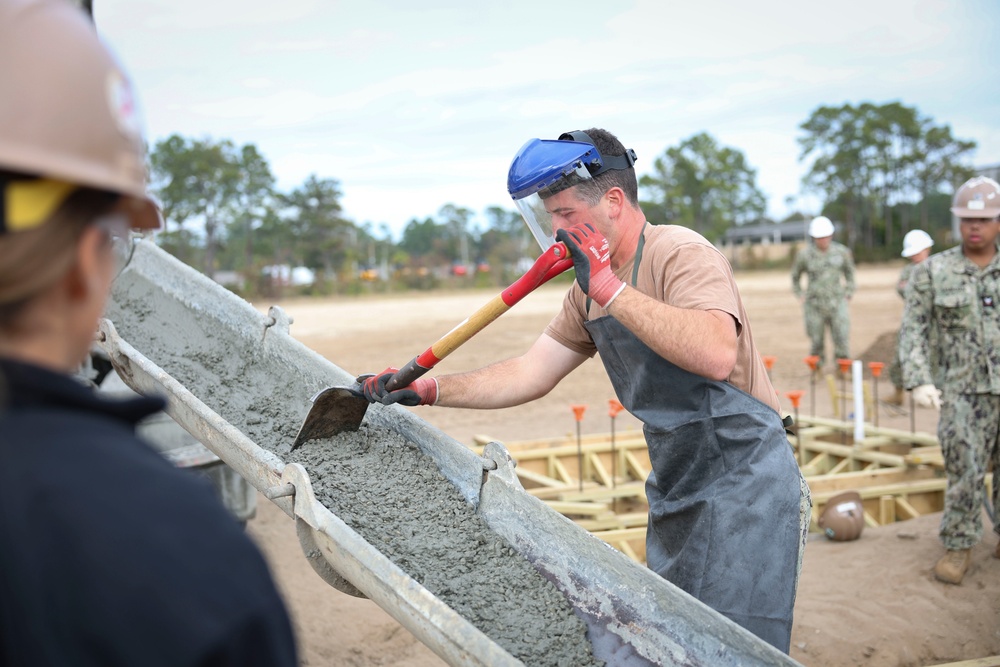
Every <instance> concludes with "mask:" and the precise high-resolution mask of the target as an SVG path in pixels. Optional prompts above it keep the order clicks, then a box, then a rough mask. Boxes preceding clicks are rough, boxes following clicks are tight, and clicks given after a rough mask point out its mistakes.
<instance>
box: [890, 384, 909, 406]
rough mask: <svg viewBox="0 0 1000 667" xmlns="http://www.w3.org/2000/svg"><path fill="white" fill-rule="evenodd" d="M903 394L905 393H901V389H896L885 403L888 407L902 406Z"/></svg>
mask: <svg viewBox="0 0 1000 667" xmlns="http://www.w3.org/2000/svg"><path fill="white" fill-rule="evenodd" d="M905 394H906V392H905V391H903V388H902V387H896V391H895V393H894V394H893V395H892V396H891V397H890V398H887V399H886V400H885V402H886V403H889V404H890V405H902V404H903V398H904V395H905Z"/></svg>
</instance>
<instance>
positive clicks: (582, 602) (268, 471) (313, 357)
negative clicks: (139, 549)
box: [99, 241, 797, 667]
mask: <svg viewBox="0 0 1000 667" xmlns="http://www.w3.org/2000/svg"><path fill="white" fill-rule="evenodd" d="M106 316H107V319H106V320H104V321H102V323H101V328H100V333H99V338H100V339H101V340H100V345H101V346H102V347H103V348H104V349H105V350H106V352H107V354H108V356H109V357H110V359H111V361H112V363H113V365H114V366H115V368H116V370H117V371H118V373H119V375H120V376H121V377H122V379H123V380H124V381H125V382H126V384H128V385H129V386H130V387H131V388H132V389H134V390H135V391H138V392H140V393H145V394H148V393H157V394H161V395H164V396H166V397H167V398H168V401H169V406H168V412H169V413H170V415H171V416H172V417H173V418H174V420H175V421H177V422H178V423H179V424H180V425H181V426H183V427H184V428H185V429H187V430H188V431H189V432H190V433H191V434H192V435H193V436H194V437H195V438H197V439H198V440H199V441H200V442H202V443H203V444H204V445H205V446H206V447H208V448H209V449H210V450H212V451H213V452H214V453H215V454H217V455H218V456H219V457H220V458H221V459H222V460H223V461H225V462H226V463H227V464H228V465H230V466H231V467H232V468H233V469H235V470H236V471H237V472H238V473H239V474H240V475H241V476H243V477H244V478H245V479H246V480H247V481H248V482H250V484H252V485H253V486H254V487H255V488H257V489H258V490H259V491H260V492H261V493H262V494H263V495H264V496H265V497H266V498H268V499H269V500H271V501H272V502H274V503H275V504H277V505H278V506H279V507H281V509H282V510H283V511H284V512H285V513H286V514H287V515H288V516H290V517H292V518H293V519H294V520H295V522H296V532H297V534H298V536H299V540H300V542H301V544H302V548H303V551H304V553H305V556H306V558H307V559H308V560H309V562H310V563H311V565H312V566H313V568H314V569H315V570H316V572H317V573H318V574H319V575H320V576H321V577H322V578H323V579H324V580H325V581H327V583H329V584H330V585H331V586H334V587H335V588H338V589H340V590H343V591H345V592H347V593H350V594H353V595H359V594H360V595H364V596H367V597H368V598H370V599H372V600H373V601H374V602H376V603H377V604H378V605H379V606H380V607H382V608H383V609H384V610H385V611H386V612H387V613H389V614H390V615H392V616H393V617H394V618H395V619H396V620H397V621H399V622H400V623H401V624H402V625H403V626H404V627H406V628H407V629H408V630H410V632H412V633H413V634H414V635H415V636H416V637H417V638H418V639H420V641H422V642H424V643H425V644H426V645H427V646H428V647H429V648H431V650H433V651H434V652H435V653H437V654H438V655H439V656H441V657H442V658H443V659H444V660H446V661H447V662H448V663H450V664H455V665H514V664H521V661H520V660H518V659H517V658H515V657H513V656H512V655H511V654H510V653H509V652H507V651H506V650H505V649H504V648H503V647H501V646H500V644H498V643H497V642H496V641H494V638H492V637H490V636H488V635H487V634H485V633H484V632H482V631H480V630H479V629H477V628H476V627H475V626H474V625H473V624H472V623H470V621H469V620H468V619H466V618H465V617H463V616H461V615H460V614H459V613H457V612H456V611H455V610H454V609H452V608H451V607H449V606H448V605H447V604H445V603H444V602H443V601H442V600H441V599H440V598H439V597H437V596H435V595H434V594H433V593H431V592H430V591H429V590H428V589H427V588H425V587H424V586H423V585H421V584H420V583H419V582H418V581H416V580H415V579H414V578H413V577H411V576H410V575H409V574H407V572H405V571H403V570H402V569H401V568H400V567H398V566H397V565H396V563H394V562H393V561H392V560H390V559H389V558H388V557H387V556H386V555H385V554H383V553H382V552H380V551H379V550H378V549H377V548H375V547H374V546H373V545H372V544H371V543H369V542H368V541H366V540H365V539H364V538H363V537H362V535H361V534H359V533H358V532H356V531H355V530H354V529H352V527H351V526H350V525H348V522H346V521H345V520H343V518H342V517H340V516H337V515H336V514H335V513H334V512H332V511H331V510H330V509H329V508H328V507H327V506H325V505H324V504H323V503H321V502H320V501H319V500H318V495H317V493H316V492H315V491H316V488H317V487H316V480H315V479H314V478H311V477H310V472H309V470H308V469H307V467H305V466H303V465H300V464H299V463H296V462H293V461H291V460H290V457H291V456H292V452H291V444H292V441H293V439H294V437H295V435H296V431H297V429H298V426H299V424H300V423H301V422H302V419H303V418H304V417H305V415H306V412H307V411H308V409H309V398H310V397H311V396H313V395H314V394H315V393H316V392H317V391H318V390H320V389H322V388H324V387H328V386H333V385H338V384H340V385H342V384H346V383H349V382H351V381H353V379H354V376H353V375H352V374H350V373H348V372H346V371H345V370H343V369H341V368H340V367H338V366H336V365H334V364H333V363H331V362H330V361H328V360H327V359H325V358H323V357H321V356H320V355H318V354H316V353H315V352H313V351H311V350H309V349H308V348H306V347H305V346H304V345H302V344H301V343H300V342H298V341H296V340H295V339H294V338H292V337H291V335H290V332H289V325H290V324H291V320H290V319H289V318H288V316H287V315H286V314H285V313H284V312H283V311H282V310H281V309H279V308H271V309H270V311H269V312H268V313H267V314H266V315H265V314H263V313H260V312H258V311H257V310H256V309H255V308H254V307H253V306H251V305H250V304H249V303H247V302H246V301H244V300H243V299H240V298H239V297H237V296H235V295H234V294H232V293H231V292H229V291H228V290H226V289H224V288H223V287H221V286H219V285H217V284H216V283H214V282H213V281H212V280H210V279H208V278H206V277H205V276H203V275H201V274H200V273H198V272H196V271H194V270H193V269H191V268H190V267H187V266H185V265H184V264H182V263H181V262H179V261H177V260H176V259H174V258H173V257H171V256H170V255H168V254H167V253H166V252H164V251H162V250H161V249H159V248H158V247H156V246H155V245H154V244H153V243H152V242H150V241H144V242H142V243H140V244H138V246H137V247H136V249H135V253H134V256H133V259H132V262H131V264H130V265H129V267H128V268H127V269H126V270H125V272H124V273H123V274H122V275H121V276H120V277H119V278H118V279H117V281H116V283H115V286H114V288H113V294H112V299H111V302H110V303H109V306H108V310H107V313H106ZM330 326H331V327H336V326H337V323H336V322H330ZM220 396H225V400H222V399H220ZM365 423H366V424H369V425H375V426H377V427H379V428H384V429H391V430H392V431H393V432H394V433H397V434H399V435H400V436H401V437H402V438H405V439H406V440H407V441H409V442H411V443H413V444H414V445H415V446H416V447H417V448H419V450H420V451H421V452H423V453H424V454H426V455H427V456H428V457H430V459H431V460H432V461H433V465H434V466H436V467H437V468H438V470H439V471H440V473H441V476H443V477H444V478H445V479H446V480H447V481H448V482H450V483H451V484H452V485H454V487H455V488H457V489H458V491H459V493H460V495H461V498H462V499H464V501H465V502H466V503H467V504H468V505H469V506H470V507H471V508H474V512H475V513H476V514H477V515H478V517H481V519H482V520H483V521H484V522H485V524H486V525H487V526H488V531H492V533H495V534H496V535H498V536H499V537H500V538H502V539H503V540H504V541H505V542H506V543H507V544H509V545H510V546H511V547H512V548H513V549H514V551H515V552H516V553H517V554H519V555H520V556H521V557H523V558H524V559H526V561H527V562H529V563H530V564H531V565H533V566H534V570H532V569H531V568H530V567H529V568H528V569H529V570H531V571H532V573H533V574H534V572H536V571H537V572H539V573H541V575H542V576H543V577H544V578H545V579H547V580H548V581H549V582H551V583H552V584H554V585H555V587H556V589H558V591H559V592H561V593H562V595H563V596H565V598H566V600H567V601H568V602H569V604H570V606H571V607H572V613H570V616H574V615H575V617H578V618H580V619H582V620H583V621H584V623H585V626H586V633H587V637H588V638H589V639H590V642H591V644H592V650H593V653H594V655H595V656H596V657H597V658H599V659H601V660H604V661H606V662H607V663H608V664H609V665H623V666H624V665H690V666H698V665H703V666H706V667H707V666H709V665H711V666H713V667H716V666H721V667H725V666H727V665H733V666H735V665H795V664H797V663H795V662H794V661H793V660H791V659H790V658H789V657H788V656H786V655H784V654H782V653H781V652H779V651H777V650H776V649H774V648H772V647H771V646H769V645H767V644H765V643H764V642H762V641H761V640H759V639H758V638H756V637H754V636H753V635H751V634H750V633H748V632H747V631H745V630H743V629H742V628H740V627H738V626H737V625H735V624H734V623H732V622H730V621H729V620H727V619H725V618H723V617H722V616H721V615H719V614H718V613H716V612H714V611H713V610H711V609H709V608H708V607H706V606H705V605H703V604H702V603H700V602H698V601H697V600H695V599H694V598H692V597H690V596H689V595H687V594H686V593H683V592H682V591H680V590H679V589H677V588H675V587H674V586H672V585H671V584H669V583H668V582H667V581H665V580H664V579H662V578H660V577H659V576H658V575H656V574H655V573H653V572H651V571H649V570H648V569H646V568H645V567H643V566H641V565H639V564H638V563H635V562H634V561H632V560H630V559H629V558H628V557H626V556H625V555H623V554H622V553H620V552H618V551H617V550H615V549H613V548H612V547H610V546H608V545H607V544H606V543H605V542H603V541H602V540H600V539H598V538H596V537H594V536H592V535H590V534H589V533H587V532H586V531H585V530H584V529H582V528H581V527H579V526H577V525H575V524H574V523H573V522H571V521H570V520H568V519H566V518H565V517H563V516H562V515H560V514H559V513H557V512H555V511H554V510H552V509H551V508H549V507H548V506H546V505H545V504H544V503H543V502H542V501H540V500H539V499H537V498H534V497H532V496H530V495H529V494H527V493H526V492H525V491H524V490H523V488H522V487H521V485H520V483H519V482H518V480H517V477H516V474H515V472H514V467H513V462H512V460H511V457H510V455H509V453H508V452H507V450H506V449H505V448H504V447H503V445H502V444H500V443H496V442H493V443H489V444H488V445H487V446H486V447H485V448H484V450H483V456H480V455H478V454H477V453H475V452H474V451H472V450H471V449H470V448H468V447H466V446H464V445H462V444H461V443H459V442H457V441H456V440H454V439H453V438H451V437H449V436H448V435H447V434H445V433H443V432H442V431H440V430H438V429H436V428H434V427H433V426H431V425H430V424H428V423H426V422H425V421H423V420H421V419H420V418H418V417H416V416H415V415H414V414H413V413H412V412H410V411H408V410H406V409H405V408H402V407H400V406H395V405H393V406H381V405H376V406H373V407H372V409H369V410H368V411H367V414H366V415H365ZM313 444H314V445H316V446H319V444H318V443H313ZM303 449H306V448H303ZM446 486H447V484H446ZM477 520H478V519H477ZM492 533H491V534H492ZM512 553H513V552H512Z"/></svg>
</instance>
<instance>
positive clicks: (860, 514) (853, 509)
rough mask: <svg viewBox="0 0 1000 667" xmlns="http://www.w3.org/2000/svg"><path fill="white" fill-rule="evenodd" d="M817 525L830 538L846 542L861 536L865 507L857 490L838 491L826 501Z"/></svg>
mask: <svg viewBox="0 0 1000 667" xmlns="http://www.w3.org/2000/svg"><path fill="white" fill-rule="evenodd" d="M819 527H820V528H822V529H823V533H824V534H826V536H827V537H829V538H830V539H831V540H837V541H839V542H847V541H850V540H856V539H858V538H859V537H861V531H862V530H863V529H864V527H865V509H864V506H863V505H862V504H861V494H859V493H858V492H857V491H845V492H844V493H838V494H837V495H835V496H833V497H832V498H830V500H828V501H827V502H826V507H824V508H823V513H822V514H821V515H820V517H819Z"/></svg>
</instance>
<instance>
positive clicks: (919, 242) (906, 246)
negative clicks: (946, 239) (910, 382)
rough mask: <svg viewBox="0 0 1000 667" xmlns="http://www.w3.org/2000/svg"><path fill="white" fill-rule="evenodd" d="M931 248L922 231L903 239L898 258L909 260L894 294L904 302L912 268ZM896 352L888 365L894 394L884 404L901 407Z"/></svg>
mask: <svg viewBox="0 0 1000 667" xmlns="http://www.w3.org/2000/svg"><path fill="white" fill-rule="evenodd" d="M932 247H934V239H932V238H931V236H930V234H928V233H927V232H925V231H924V230H922V229H913V230H911V231H909V232H907V233H906V236H904V237H903V252H901V253H900V256H901V257H905V258H907V259H909V260H910V262H909V263H908V264H907V265H906V266H904V267H903V270H902V271H900V272H899V281H898V282H897V283H896V293H897V294H899V298H901V299H903V300H904V301H905V300H906V285H907V283H909V282H910V276H911V275H912V274H913V269H914V267H916V266H917V264H919V263H920V262H922V261H924V260H925V259H927V258H928V257H930V256H931V248H932ZM897 342H898V339H897ZM896 350H897V353H896V354H894V355H893V357H892V363H890V364H889V379H890V380H891V381H892V386H893V387H895V388H896V393H895V394H894V395H893V396H892V397H891V398H889V399H888V400H887V401H886V402H887V403H892V404H893V405H902V404H903V393H904V392H903V367H902V366H901V365H900V363H899V354H898V350H899V346H898V345H897V346H896Z"/></svg>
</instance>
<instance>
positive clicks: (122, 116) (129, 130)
mask: <svg viewBox="0 0 1000 667" xmlns="http://www.w3.org/2000/svg"><path fill="white" fill-rule="evenodd" d="M107 93H108V107H109V109H110V110H111V117H112V118H114V119H115V123H116V124H117V125H118V129H119V130H121V132H122V134H124V135H125V136H126V137H128V138H129V139H133V140H135V141H139V140H140V139H141V138H142V124H141V121H140V119H139V110H138V108H137V107H136V99H135V95H134V94H133V93H132V86H131V85H130V84H129V81H128V79H126V78H125V76H124V75H123V74H122V73H121V72H118V71H114V70H112V71H111V72H109V73H108V83H107Z"/></svg>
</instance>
